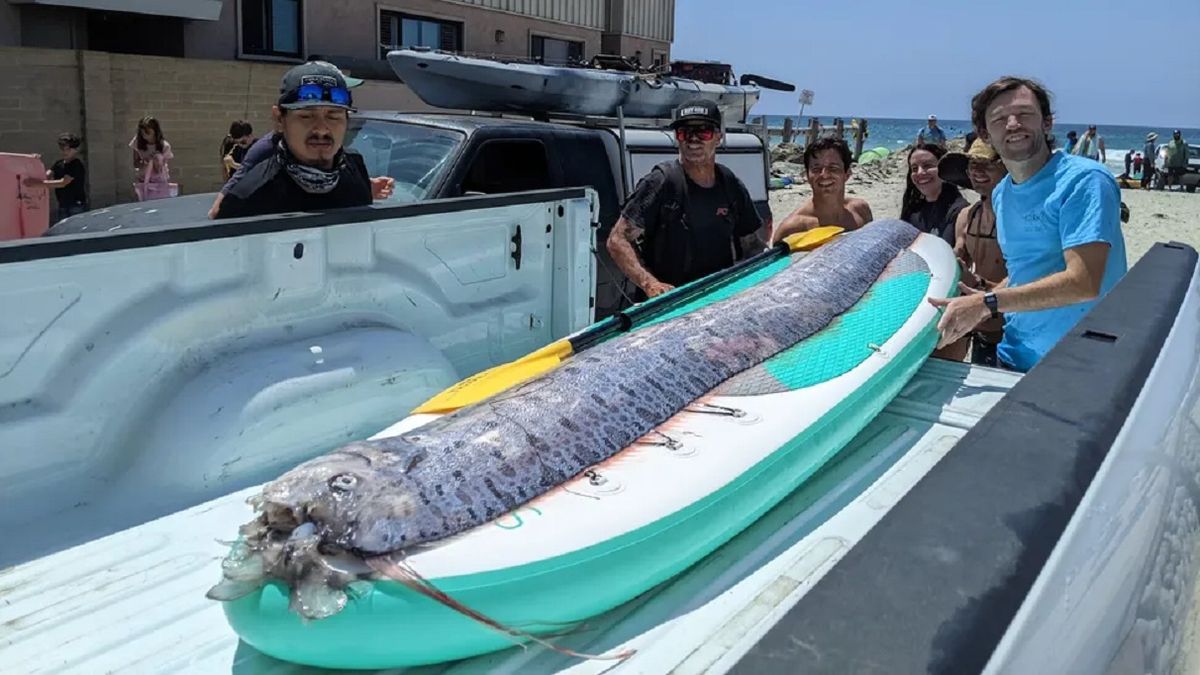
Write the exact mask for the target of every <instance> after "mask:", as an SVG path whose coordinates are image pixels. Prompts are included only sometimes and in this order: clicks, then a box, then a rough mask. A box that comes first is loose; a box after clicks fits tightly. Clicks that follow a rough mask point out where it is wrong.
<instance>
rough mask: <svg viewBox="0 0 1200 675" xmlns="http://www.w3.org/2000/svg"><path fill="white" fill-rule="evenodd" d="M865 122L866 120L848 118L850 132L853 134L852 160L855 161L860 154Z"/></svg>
mask: <svg viewBox="0 0 1200 675" xmlns="http://www.w3.org/2000/svg"><path fill="white" fill-rule="evenodd" d="M866 123H867V121H866V120H850V132H851V133H852V134H853V135H854V161H856V162H857V161H858V156H859V155H861V154H862V146H863V127H864V125H865V124H866Z"/></svg>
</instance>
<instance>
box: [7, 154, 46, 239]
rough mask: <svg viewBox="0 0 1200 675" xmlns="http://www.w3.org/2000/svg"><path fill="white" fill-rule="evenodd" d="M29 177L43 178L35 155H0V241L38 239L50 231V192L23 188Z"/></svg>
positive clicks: (44, 172) (42, 167)
mask: <svg viewBox="0 0 1200 675" xmlns="http://www.w3.org/2000/svg"><path fill="white" fill-rule="evenodd" d="M29 177H33V178H45V177H46V167H45V165H44V164H42V160H41V159H40V158H39V157H38V156H37V155H18V154H13V153H8V152H0V241H5V240H9V239H23V238H26V237H40V236H42V234H43V233H44V232H45V231H46V230H47V229H48V228H49V227H50V190H49V189H47V188H44V187H37V188H27V187H25V185H24V184H23V182H22V181H24V180H25V179H26V178H29Z"/></svg>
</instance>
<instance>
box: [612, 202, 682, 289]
mask: <svg viewBox="0 0 1200 675" xmlns="http://www.w3.org/2000/svg"><path fill="white" fill-rule="evenodd" d="M643 232H644V230H643V229H642V228H641V227H640V226H638V225H634V224H633V223H631V222H629V221H628V220H626V219H625V217H624V216H621V217H620V218H619V219H617V224H616V225H614V226H613V229H612V232H611V233H609V235H608V242H607V246H608V253H609V255H611V256H612V259H613V262H615V263H616V264H617V267H620V268H621V271H622V272H624V273H625V276H627V277H629V279H630V280H631V281H633V283H635V284H637V285H638V288H640V289H642V290H643V291H645V293H646V295H647V296H648V297H651V298H653V297H654V296H656V295H661V294H663V293H666V292H667V291H669V290H671V289H672V288H674V286H672V285H670V284H664V283H663V282H661V281H659V280H658V279H655V278H654V275H653V274H651V273H650V270H648V269H646V265H645V264H644V263H643V262H642V260H641V258H639V257H638V254H637V248H636V247H634V242H636V241H637V240H638V238H639V237H641V236H642V233H643Z"/></svg>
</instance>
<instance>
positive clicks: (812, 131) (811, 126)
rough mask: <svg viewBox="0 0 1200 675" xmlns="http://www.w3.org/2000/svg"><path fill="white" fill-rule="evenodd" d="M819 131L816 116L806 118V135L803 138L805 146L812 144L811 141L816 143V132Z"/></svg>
mask: <svg viewBox="0 0 1200 675" xmlns="http://www.w3.org/2000/svg"><path fill="white" fill-rule="evenodd" d="M819 132H820V123H819V122H817V118H815V117H812V118H809V120H808V135H807V136H805V139H804V143H805V145H806V146H807V145H812V144H813V143H816V142H817V134H818V133H819Z"/></svg>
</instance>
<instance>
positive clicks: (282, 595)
mask: <svg viewBox="0 0 1200 675" xmlns="http://www.w3.org/2000/svg"><path fill="white" fill-rule="evenodd" d="M804 255H811V254H804V253H799V254H793V255H790V256H789V255H785V256H782V257H781V258H780V259H779V260H777V261H775V262H773V263H771V264H769V265H767V266H765V267H763V268H761V269H758V270H756V271H754V272H752V273H749V274H747V275H746V276H743V277H740V278H737V279H734V280H732V281H730V282H728V283H726V284H725V285H723V286H720V287H718V288H715V289H713V290H711V291H710V292H707V293H705V294H704V295H702V296H700V297H698V298H695V299H692V300H690V301H689V302H688V303H687V304H685V305H683V306H680V307H678V308H675V309H673V310H672V311H671V312H669V313H668V314H665V315H660V316H657V317H655V318H653V319H649V320H647V322H645V323H644V324H643V325H640V326H639V325H635V326H634V327H633V330H638V329H639V328H643V327H645V326H647V325H651V324H652V323H655V322H659V321H667V320H670V319H672V318H674V317H677V316H681V315H683V314H686V313H687V312H689V311H693V310H695V309H697V308H699V307H702V306H704V305H707V304H710V303H713V302H717V301H719V300H723V299H727V298H730V297H733V296H734V295H736V294H738V293H740V292H743V291H746V292H749V293H753V289H754V286H755V285H756V284H758V283H761V282H762V281H763V280H765V279H767V278H769V277H770V276H772V275H774V274H776V273H778V272H779V271H780V270H782V269H784V268H785V267H786V266H788V265H794V264H798V263H800V262H801V261H802V258H803V256H804ZM957 279H958V264H957V262H956V261H955V258H954V255H953V253H952V251H951V249H950V247H949V246H948V245H946V243H945V242H944V241H943V240H942V239H941V238H939V237H935V236H932V235H928V234H921V235H919V236H918V237H917V238H916V240H915V241H914V242H913V244H912V245H911V246H910V247H909V248H908V249H906V250H904V251H902V252H901V253H900V254H899V255H898V256H897V257H896V258H895V259H894V260H892V262H891V263H890V264H889V265H888V267H887V268H886V270H885V271H884V272H883V273H882V274H881V275H880V276H879V277H878V279H877V280H876V281H875V283H874V284H873V285H872V287H871V288H870V289H869V290H868V291H867V292H866V294H865V295H864V296H863V297H862V298H860V299H859V301H858V302H857V303H856V304H855V305H854V306H853V307H852V308H851V309H850V310H849V311H847V312H845V313H843V314H842V315H840V316H839V317H838V318H837V319H835V320H834V321H833V322H832V323H831V324H829V325H828V326H827V327H826V328H824V329H823V330H821V331H819V332H818V333H815V334H814V335H812V336H810V337H809V338H807V339H805V340H803V341H801V342H799V343H797V344H796V345H794V346H793V347H791V348H789V349H787V350H785V351H783V352H781V353H779V354H777V355H776V356H774V357H772V358H770V359H768V360H767V361H765V362H763V363H762V364H760V365H759V366H756V367H754V368H751V369H749V370H747V371H744V372H742V373H740V374H738V375H737V376H735V377H733V378H730V379H729V380H726V381H725V382H724V383H723V384H721V385H720V386H719V387H718V388H716V389H715V390H713V391H712V392H710V394H709V395H706V396H705V397H703V398H702V399H700V400H698V401H696V402H694V403H693V404H692V405H691V406H689V407H688V408H686V409H685V410H684V411H681V412H680V413H678V414H676V415H675V416H673V417H672V418H671V419H669V420H668V421H667V422H666V423H665V424H662V425H661V426H659V427H658V428H656V429H655V430H654V431H653V432H651V433H650V434H648V435H646V436H645V437H643V438H642V439H640V440H639V441H638V442H637V443H635V444H634V445H632V446H630V447H628V448H626V449H625V450H622V451H620V452H618V453H617V454H615V455H614V456H612V457H611V458H610V459H608V460H606V461H604V462H602V463H600V464H597V465H595V466H593V467H591V468H590V469H588V470H587V471H585V472H583V473H582V474H581V475H579V476H577V477H576V478H573V479H571V480H569V481H567V482H565V483H563V484H561V485H559V486H558V487H556V488H554V489H552V490H551V491H549V492H547V493H545V494H543V495H541V496H540V497H538V498H536V499H534V500H533V501H531V502H529V503H527V504H525V505H523V506H522V507H520V508H518V509H516V510H515V511H513V512H511V513H508V514H506V515H504V516H502V517H500V518H498V519H496V520H493V521H491V522H489V523H487V524H485V525H482V526H479V527H476V528H474V529H470V530H467V531H466V532H463V533H461V534H459V535H457V536H454V537H451V538H447V539H442V540H438V541H436V542H434V543H433V544H432V545H429V546H426V547H424V548H421V549H419V550H414V551H409V552H408V554H407V558H406V561H407V563H408V564H409V565H410V566H411V567H412V568H413V569H415V570H416V571H417V572H418V573H419V574H420V575H421V576H423V577H424V578H426V579H428V580H429V581H430V582H432V584H433V585H434V586H436V587H437V588H438V589H439V590H441V591H442V592H444V593H446V594H448V595H449V596H450V597H451V598H453V599H454V600H455V601H456V602H458V603H461V604H462V605H465V606H466V607H469V608H471V609H473V610H475V611H478V612H480V613H482V614H484V615H486V616H488V617H490V618H492V619H495V620H496V621H499V622H500V623H503V624H505V625H508V626H512V627H516V628H519V629H521V630H523V631H528V632H531V633H543V634H544V633H560V632H562V631H563V630H564V627H569V626H571V625H573V624H577V623H579V622H581V621H583V620H585V619H588V618H590V617H594V616H596V615H598V614H600V613H602V612H605V611H607V610H609V609H612V608H614V607H616V606H618V605H621V604H622V603H625V602H627V601H629V600H631V599H633V598H635V597H636V596H638V595H639V594H641V593H643V592H645V591H647V590H649V589H650V588H652V587H654V586H655V585H657V584H659V583H662V582H663V581H666V580H668V579H670V578H672V577H673V576H675V575H677V574H679V573H680V572H682V571H683V570H684V569H686V568H687V567H689V566H691V565H693V564H695V563H696V562H697V561H699V560H700V559H702V558H703V557H704V556H706V555H708V554H709V553H711V552H712V551H713V550H715V549H716V548H717V547H719V546H721V545H722V544H723V543H725V542H726V541H728V540H729V539H730V538H732V537H733V536H734V535H736V534H737V533H738V532H740V531H741V530H743V529H744V528H746V527H747V526H748V525H750V524H751V523H753V522H754V521H755V520H756V519H758V518H759V517H760V516H761V515H762V514H763V513H765V512H766V511H767V510H768V509H770V508H771V507H772V506H774V505H775V504H777V503H778V502H779V501H780V500H781V499H783V498H784V497H786V496H787V495H788V494H789V493H791V492H792V491H794V490H795V489H796V488H797V487H798V486H800V485H801V484H802V483H804V482H805V481H806V480H807V479H808V478H809V477H810V476H812V475H813V474H814V473H815V472H816V471H817V470H819V469H820V468H821V467H822V466H823V465H825V464H826V463H827V462H828V461H829V460H830V459H831V458H832V457H834V456H835V455H836V454H837V453H838V452H839V451H840V450H841V449H842V448H843V447H844V446H845V445H846V444H847V443H848V442H849V441H850V440H851V439H853V438H854V436H855V435H857V434H858V433H859V431H861V430H862V429H863V427H864V426H865V425H866V424H867V423H868V422H869V421H870V420H871V419H873V418H874V417H875V415H876V414H878V413H879V411H880V410H882V409H883V407H884V406H885V405H887V403H888V402H890V401H891V400H892V398H893V397H894V396H895V395H896V394H897V393H898V392H899V390H900V389H901V388H902V387H903V386H904V385H905V383H906V382H907V381H908V380H909V378H910V377H911V376H912V375H913V374H914V373H915V372H916V371H917V369H918V368H919V367H920V366H921V364H922V363H924V361H925V359H926V358H927V357H928V356H929V354H930V353H931V351H932V350H933V348H934V346H935V344H936V341H937V332H936V323H937V319H938V312H937V310H935V309H934V308H933V307H932V306H931V305H930V304H929V303H928V302H927V299H928V298H931V297H937V298H941V297H947V296H949V295H953V294H954V292H955V291H954V289H955V288H956V284H957ZM435 417H436V415H434V414H416V415H412V416H410V417H409V418H407V419H405V420H403V421H402V422H400V423H398V424H396V425H394V426H392V427H390V428H388V429H386V430H385V431H383V432H381V433H380V434H377V435H376V438H379V437H386V436H394V435H398V434H401V433H404V432H406V431H409V430H412V429H415V428H417V427H419V426H421V425H422V424H425V423H426V422H428V421H429V420H431V419H434V418H435ZM361 583H363V584H365V587H364V588H360V589H359V592H357V593H355V594H352V598H353V599H352V600H351V601H350V602H349V603H348V604H347V606H346V607H345V608H344V609H343V610H342V611H341V612H339V613H337V614H335V615H334V616H331V617H329V618H325V619H320V620H316V621H310V622H306V621H304V620H302V619H301V618H300V617H298V616H297V615H296V614H295V613H293V612H291V611H290V610H289V608H288V602H289V596H288V589H287V588H286V587H284V586H283V585H281V584H279V583H276V582H271V583H268V584H267V585H266V586H264V587H263V588H261V589H259V590H258V591H256V592H254V593H251V594H250V595H247V596H245V597H242V598H240V599H238V600H234V601H230V602H226V603H224V609H225V612H226V616H227V618H228V620H229V623H230V625H231V626H232V627H233V628H234V630H235V631H236V632H237V634H238V635H239V636H240V637H241V638H242V639H243V640H244V641H245V642H247V643H248V644H250V645H252V646H253V647H255V648H257V649H258V650H260V651H262V652H264V653H266V654H268V655H271V656H274V657H276V658H279V659H284V660H287V661H293V662H298V663H303V664H309V665H315V666H322V667H331V668H394V667H400V666H410V665H419V664H430V663H438V662H445V661H451V660H457V659H462V658H466V657H470V656H474V655H478V654H483V653H487V652H491V651H496V650H501V649H504V648H507V647H511V646H513V641H512V638H510V637H508V636H506V635H503V634H501V633H500V632H498V631H496V630H493V629H491V628H488V627H486V626H484V625H483V624H481V623H478V622H476V621H474V620H472V619H470V618H468V617H467V616H465V615H464V614H462V613H460V612H458V611H455V610H453V609H450V608H448V607H447V606H445V605H444V604H440V603H438V602H435V601H433V600H431V599H429V598H428V597H425V596H424V595H421V594H418V593H416V592H414V591H412V590H410V589H409V588H408V587H406V586H404V585H402V584H400V583H397V582H394V581H391V580H379V581H374V582H361Z"/></svg>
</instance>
